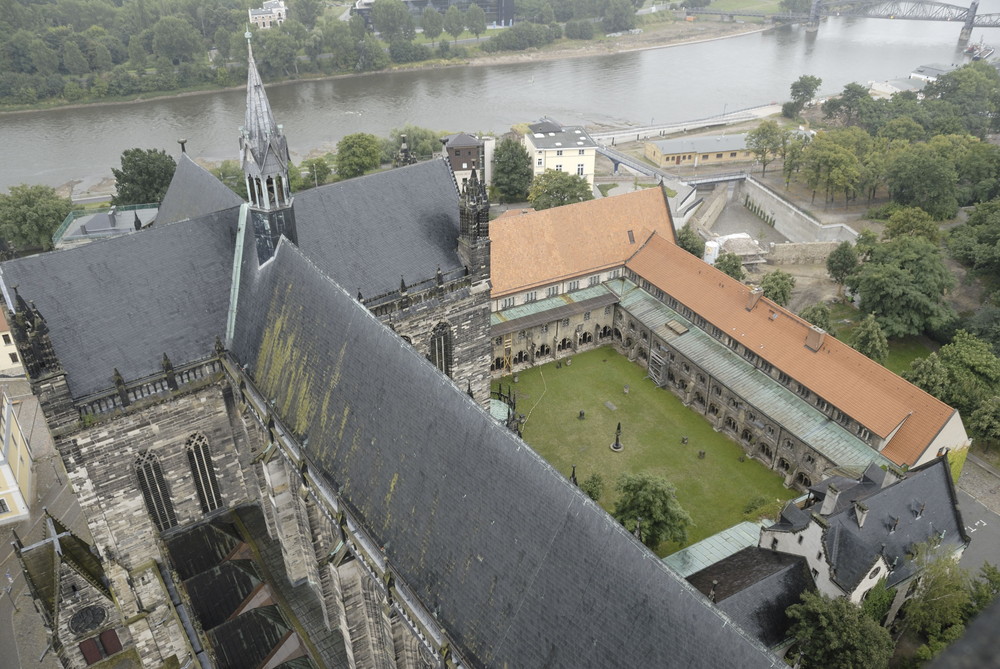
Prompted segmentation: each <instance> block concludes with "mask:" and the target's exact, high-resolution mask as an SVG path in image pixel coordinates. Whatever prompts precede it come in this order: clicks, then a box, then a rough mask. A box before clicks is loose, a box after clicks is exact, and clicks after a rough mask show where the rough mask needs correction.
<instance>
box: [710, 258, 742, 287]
mask: <svg viewBox="0 0 1000 669" xmlns="http://www.w3.org/2000/svg"><path fill="white" fill-rule="evenodd" d="M715 268H716V269H718V270H720V271H722V272H724V273H726V274H728V275H729V276H731V277H733V278H734V279H736V280H737V281H742V280H743V279H745V278H746V277H747V275H746V272H744V271H743V259H742V258H740V257H739V256H738V255H736V254H735V253H720V254H719V257H718V258H716V259H715Z"/></svg>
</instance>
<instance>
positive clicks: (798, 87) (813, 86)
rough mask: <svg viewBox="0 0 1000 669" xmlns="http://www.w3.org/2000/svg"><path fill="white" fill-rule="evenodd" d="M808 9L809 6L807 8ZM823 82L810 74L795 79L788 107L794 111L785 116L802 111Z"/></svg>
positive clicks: (794, 114)
mask: <svg viewBox="0 0 1000 669" xmlns="http://www.w3.org/2000/svg"><path fill="white" fill-rule="evenodd" d="M806 11H808V7H807V8H806ZM822 83H823V80H822V79H820V78H819V77H814V76H812V75H809V74H803V75H802V76H801V77H799V78H798V79H796V80H795V81H793V82H792V85H791V93H792V100H791V105H790V106H789V109H788V111H790V112H792V113H790V114H785V116H788V117H789V118H792V117H794V116H796V115H797V114H798V113H799V112H800V111H802V108H803V107H805V106H806V103H807V102H809V101H810V100H812V99H813V96H814V95H816V91H817V90H819V87H820V85H821V84H822ZM784 112H785V109H784V108H783V109H782V113H784Z"/></svg>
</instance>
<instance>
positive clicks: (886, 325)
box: [847, 237, 955, 337]
mask: <svg viewBox="0 0 1000 669" xmlns="http://www.w3.org/2000/svg"><path fill="white" fill-rule="evenodd" d="M954 283H955V280H954V278H953V277H952V275H951V273H950V272H949V271H948V269H947V268H946V267H945V265H944V262H943V260H942V258H941V251H940V249H939V248H938V247H937V246H935V245H934V244H931V243H930V242H929V241H927V240H926V239H923V238H922V237H900V238H898V239H894V240H892V241H889V242H882V243H881V244H878V245H876V246H875V248H874V249H873V250H872V253H871V257H870V258H869V259H868V262H866V263H865V264H863V265H862V266H861V267H860V268H859V269H858V270H856V271H855V272H854V273H853V274H851V275H850V276H849V277H848V278H847V287H848V288H849V289H850V290H851V292H853V293H854V294H855V295H858V296H860V298H861V299H860V303H859V307H860V309H861V311H862V312H864V313H867V314H875V318H876V319H877V320H878V322H879V325H880V326H882V330H883V331H884V332H885V335H886V336H887V337H904V336H906V335H913V334H920V333H921V332H924V331H926V330H935V329H938V328H941V327H943V326H944V325H946V324H947V323H948V322H950V321H952V320H953V319H954V318H955V314H954V311H952V309H951V307H949V306H948V305H947V304H946V303H945V301H944V295H945V293H946V292H947V291H948V290H950V289H951V288H952V286H954Z"/></svg>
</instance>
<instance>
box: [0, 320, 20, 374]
mask: <svg viewBox="0 0 1000 669" xmlns="http://www.w3.org/2000/svg"><path fill="white" fill-rule="evenodd" d="M0 376H24V365H22V364H21V354H20V353H18V351H17V345H16V344H15V343H14V337H13V335H12V334H11V331H10V325H8V324H7V318H6V316H5V315H4V314H3V313H0Z"/></svg>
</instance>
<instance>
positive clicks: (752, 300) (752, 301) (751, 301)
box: [747, 288, 764, 311]
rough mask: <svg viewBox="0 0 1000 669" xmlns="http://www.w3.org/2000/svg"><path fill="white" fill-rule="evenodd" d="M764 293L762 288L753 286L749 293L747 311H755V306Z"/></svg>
mask: <svg viewBox="0 0 1000 669" xmlns="http://www.w3.org/2000/svg"><path fill="white" fill-rule="evenodd" d="M763 294H764V290H763V289H762V288H752V289H751V290H750V293H749V294H748V295H747V311H753V308H754V307H755V306H757V303H758V302H759V301H760V296H761V295H763Z"/></svg>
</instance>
